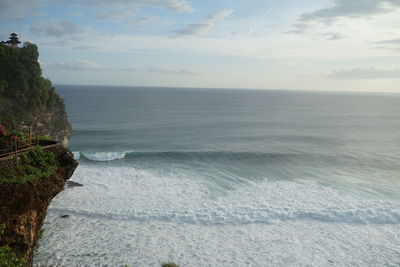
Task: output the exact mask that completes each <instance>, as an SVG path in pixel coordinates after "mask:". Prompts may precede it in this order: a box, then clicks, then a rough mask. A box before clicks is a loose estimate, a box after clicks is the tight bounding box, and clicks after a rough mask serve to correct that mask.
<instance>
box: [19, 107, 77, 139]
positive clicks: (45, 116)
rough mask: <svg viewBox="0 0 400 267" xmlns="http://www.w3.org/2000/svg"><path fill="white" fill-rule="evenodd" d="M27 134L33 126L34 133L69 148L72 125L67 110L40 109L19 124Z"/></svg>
mask: <svg viewBox="0 0 400 267" xmlns="http://www.w3.org/2000/svg"><path fill="white" fill-rule="evenodd" d="M19 126H20V127H21V129H22V130H24V131H25V132H26V131H27V128H29V126H31V130H32V131H33V132H34V133H38V135H40V136H51V137H52V138H54V140H56V141H59V142H61V143H62V144H63V145H64V146H68V141H69V138H70V137H71V135H72V128H71V124H70V123H69V122H68V119H67V113H66V112H65V109H63V108H59V109H55V110H54V109H53V110H47V109H39V110H37V111H35V113H34V114H33V115H32V116H31V117H30V118H29V119H28V120H26V121H22V122H20V123H19Z"/></svg>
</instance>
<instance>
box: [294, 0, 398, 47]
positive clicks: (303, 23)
mask: <svg viewBox="0 0 400 267" xmlns="http://www.w3.org/2000/svg"><path fill="white" fill-rule="evenodd" d="M399 8H400V1H399V0H331V2H330V3H329V5H328V6H326V7H324V8H321V9H318V10H316V11H313V12H308V13H303V14H302V15H301V16H300V18H299V19H298V20H297V22H296V23H295V24H294V25H293V29H292V30H291V31H289V32H288V33H297V34H302V33H305V32H306V31H307V30H308V29H311V28H313V29H323V28H326V27H329V26H332V25H333V24H335V23H336V22H338V21H340V20H342V21H343V20H344V19H354V18H370V17H371V16H375V15H380V14H388V13H393V12H395V11H396V10H398V9H399ZM347 23H348V22H347ZM333 39H336V38H333Z"/></svg>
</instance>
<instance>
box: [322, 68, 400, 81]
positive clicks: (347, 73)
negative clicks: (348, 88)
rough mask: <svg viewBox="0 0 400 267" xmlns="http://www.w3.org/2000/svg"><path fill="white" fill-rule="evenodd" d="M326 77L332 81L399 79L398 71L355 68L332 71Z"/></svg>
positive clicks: (399, 71)
mask: <svg viewBox="0 0 400 267" xmlns="http://www.w3.org/2000/svg"><path fill="white" fill-rule="evenodd" d="M328 76H329V77H331V78H334V79H359V80H374V79H400V69H376V68H355V69H346V70H338V71H334V72H333V73H331V74H329V75H328Z"/></svg>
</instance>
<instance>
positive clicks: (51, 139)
mask: <svg viewBox="0 0 400 267" xmlns="http://www.w3.org/2000/svg"><path fill="white" fill-rule="evenodd" d="M39 140H41V141H54V138H53V137H52V136H50V135H46V136H39Z"/></svg>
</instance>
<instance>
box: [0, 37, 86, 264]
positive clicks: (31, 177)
mask: <svg viewBox="0 0 400 267" xmlns="http://www.w3.org/2000/svg"><path fill="white" fill-rule="evenodd" d="M38 57H39V52H38V48H37V46H36V45H34V44H31V43H25V44H24V45H23V47H18V46H17V45H15V46H9V45H6V44H4V43H0V121H1V122H3V121H4V122H6V123H7V125H8V126H6V128H7V127H8V130H12V129H13V130H20V131H24V128H25V130H26V128H31V131H32V132H34V133H38V134H39V135H40V136H51V137H52V138H53V139H55V140H57V141H60V142H58V143H57V142H53V144H52V145H51V144H50V143H49V142H48V143H45V142H44V141H43V142H42V144H41V146H42V147H43V149H42V148H35V149H34V150H31V151H30V152H23V153H20V154H19V156H18V157H17V159H16V158H14V155H11V156H9V157H8V158H4V157H3V158H0V266H16V265H17V266H19V264H17V262H20V260H19V259H17V258H16V257H15V255H13V253H15V254H16V256H17V257H18V258H20V259H22V260H23V261H24V264H25V265H27V266H29V265H31V264H32V258H33V252H34V247H35V245H36V243H37V241H38V238H39V235H40V230H41V228H42V224H43V220H44V218H45V217H46V211H47V207H48V205H49V204H50V201H51V200H52V199H53V198H54V197H55V196H56V195H57V194H58V193H59V192H60V191H61V190H62V189H63V187H64V184H65V181H66V180H67V179H69V178H70V177H71V176H72V174H73V172H74V170H75V168H76V167H77V165H78V163H77V162H76V161H75V160H74V158H73V155H72V153H71V152H70V151H69V150H68V149H67V148H66V147H65V146H63V144H64V145H66V144H68V139H69V137H70V136H71V134H72V128H71V125H70V123H69V122H68V119H67V113H66V112H65V105H64V100H63V99H62V98H61V97H60V96H59V95H58V94H57V93H56V91H55V89H54V87H53V86H52V84H51V82H50V81H49V80H48V79H45V78H43V77H42V70H41V68H40V64H39V61H38ZM25 132H26V131H25ZM2 138H12V137H10V136H9V137H7V136H6V137H2ZM7 140H8V139H7ZM7 140H6V141H7ZM3 141H4V140H3ZM7 142H8V143H7ZM7 142H2V144H6V145H5V147H7V146H8V144H9V140H8V141H7ZM1 148H3V149H4V147H0V149H1ZM14 260H15V261H14Z"/></svg>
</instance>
